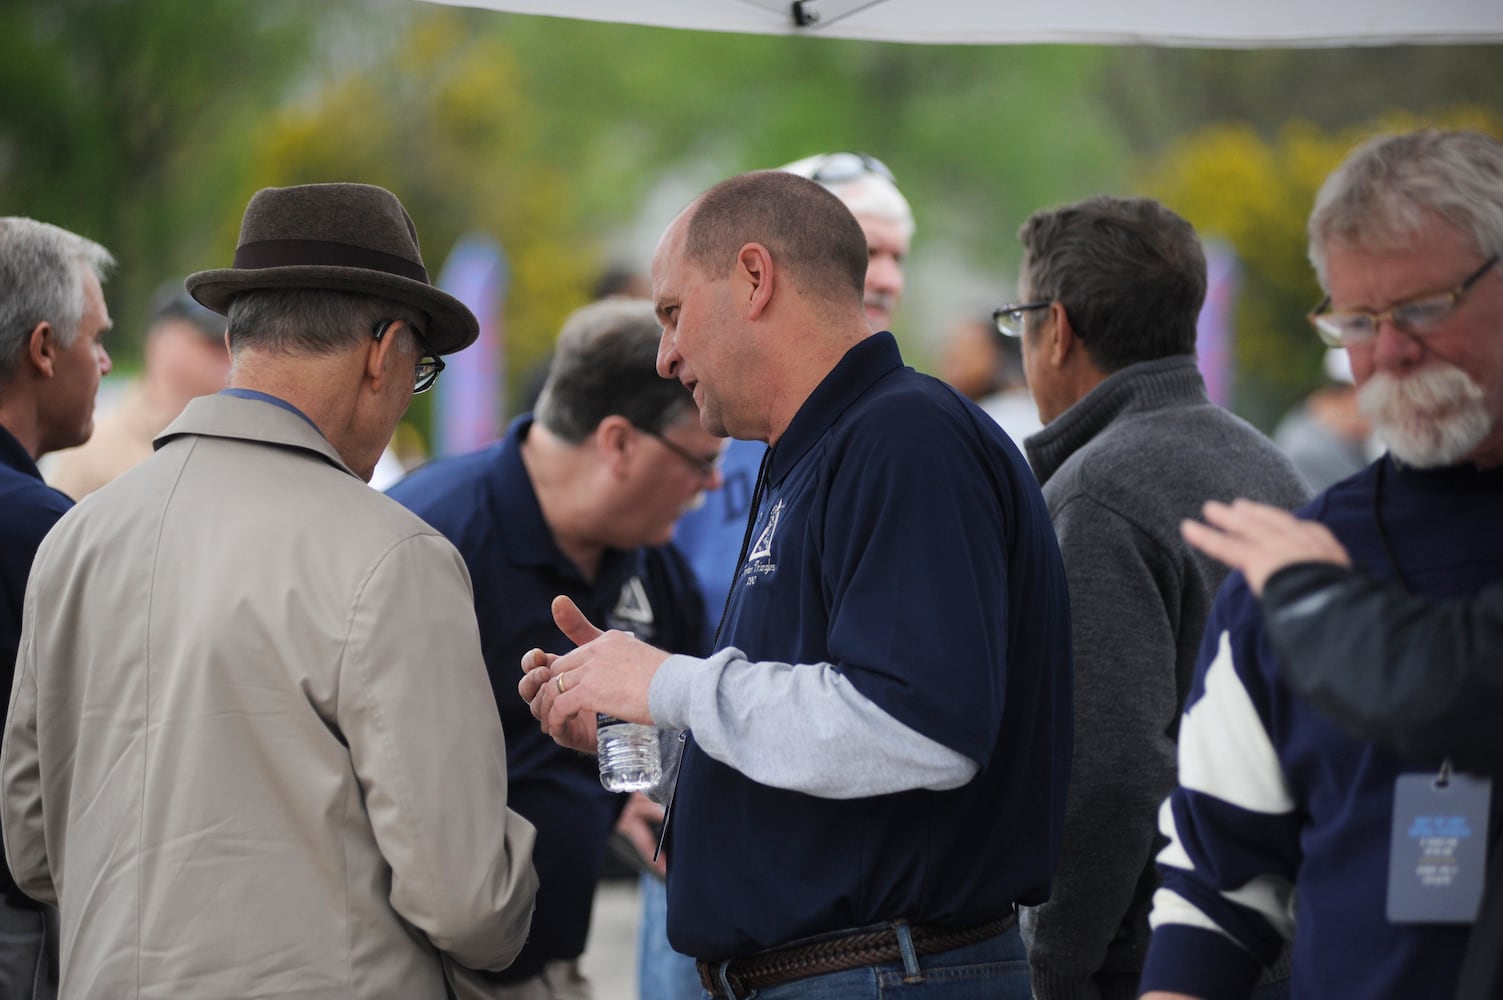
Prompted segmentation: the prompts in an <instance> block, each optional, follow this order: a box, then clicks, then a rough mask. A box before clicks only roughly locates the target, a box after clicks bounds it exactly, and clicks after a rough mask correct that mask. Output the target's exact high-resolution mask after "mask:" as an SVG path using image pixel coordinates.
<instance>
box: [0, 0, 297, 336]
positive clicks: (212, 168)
mask: <svg viewBox="0 0 1503 1000" xmlns="http://www.w3.org/2000/svg"><path fill="white" fill-rule="evenodd" d="M322 16H323V15H322V14H321V13H320V14H315V12H314V10H313V9H312V8H311V7H309V6H306V5H294V4H286V3H274V4H247V3H242V2H240V0H195V2H194V3H191V4H189V3H181V2H178V0H133V2H131V3H117V2H106V0H6V2H5V3H4V4H3V5H0V94H3V95H5V96H4V99H3V100H0V213H3V214H19V215H28V216H32V217H34V218H38V219H42V220H44V221H47V222H52V223H55V224H57V225H60V226H63V227H65V228H68V229H72V230H75V231H77V232H80V233H83V234H85V235H88V236H90V237H92V238H94V239H97V240H98V241H100V242H101V243H103V244H105V245H106V246H108V247H109V248H110V249H111V250H112V251H114V253H115V255H116V257H117V258H118V259H119V261H120V270H119V273H118V276H117V277H116V278H115V279H113V280H112V281H111V282H110V285H109V288H108V295H109V300H110V303H111V307H112V311H113V312H114V315H115V319H116V328H117V330H119V331H120V339H119V340H118V341H117V346H118V347H123V348H125V349H124V350H120V351H119V353H120V354H121V355H122V357H123V358H124V357H128V356H129V354H130V353H131V350H130V349H131V348H133V347H135V346H137V345H136V343H135V341H136V338H138V337H139V335H140V333H141V331H140V329H139V327H140V323H139V319H140V317H141V314H142V312H144V309H145V302H146V299H147V297H148V296H149V295H150V293H151V290H152V288H154V287H155V285H156V284H157V283H158V282H159V281H161V280H163V279H164V278H167V277H169V276H173V275H180V274H183V273H185V272H187V271H189V270H196V269H197V268H199V267H201V266H203V261H204V256H203V254H204V252H205V249H206V246H205V243H204V240H203V236H204V234H205V232H206V231H207V229H208V227H207V226H206V225H205V223H206V221H207V220H209V219H213V218H216V217H217V214H218V212H219V211H220V210H221V209H222V206H223V204H224V202H225V200H226V189H227V188H228V187H229V186H230V184H231V183H232V180H231V177H230V168H231V166H232V165H233V163H234V162H235V161H234V151H235V149H236V147H237V146H238V145H239V143H240V142H242V141H243V137H244V127H245V125H246V123H247V121H248V120H249V119H251V118H253V117H254V116H255V115H256V114H257V112H258V109H259V108H262V107H264V106H266V105H268V104H270V103H272V102H274V101H276V100H277V99H278V98H279V97H280V96H281V95H282V94H284V93H286V92H287V91H288V90H289V88H290V87H291V86H293V85H294V84H295V83H296V81H297V79H298V73H297V68H298V67H299V65H300V64H301V63H302V60H303V58H304V54H305V53H306V52H307V51H309V50H310V48H311V47H312V46H313V45H315V44H316V41H317V37H318V36H317V32H316V31H315V30H314V28H315V25H317V24H318V23H320V22H321V19H322Z"/></svg>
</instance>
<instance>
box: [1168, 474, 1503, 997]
mask: <svg viewBox="0 0 1503 1000" xmlns="http://www.w3.org/2000/svg"><path fill="white" fill-rule="evenodd" d="M1302 514H1303V516H1306V517H1309V518H1312V519H1314V520H1317V521H1320V522H1322V523H1323V524H1325V525H1326V526H1327V527H1328V528H1330V529H1331V531H1332V532H1333V533H1334V534H1335V535H1336V537H1337V538H1338V539H1339V540H1340V541H1341V543H1342V545H1344V546H1345V547H1346V549H1347V551H1348V552H1350V553H1351V556H1352V561H1353V564H1354V565H1355V566H1356V568H1358V569H1359V570H1360V571H1362V572H1363V573H1365V574H1367V575H1369V576H1371V577H1373V578H1375V579H1379V580H1387V581H1400V582H1402V583H1403V584H1404V585H1405V586H1406V587H1408V588H1409V589H1410V590H1411V591H1412V592H1414V593H1417V594H1424V595H1428V596H1431V597H1437V598H1460V597H1469V596H1471V595H1473V594H1475V593H1477V592H1478V591H1479V590H1481V589H1482V588H1483V587H1485V586H1487V585H1488V584H1489V583H1492V582H1493V581H1496V580H1499V579H1503V468H1500V469H1491V470H1488V471H1485V472H1479V471H1478V470H1477V469H1476V468H1474V467H1472V466H1470V465H1468V466H1458V467H1453V468H1447V469H1439V470H1415V469H1407V468H1404V467H1401V466H1399V465H1398V464H1397V463H1395V462H1394V461H1393V460H1392V459H1390V458H1383V459H1380V460H1379V461H1378V462H1376V463H1374V464H1373V465H1371V466H1369V467H1368V468H1367V469H1365V470H1363V471H1362V472H1360V473H1358V474H1357V475H1355V476H1353V477H1351V478H1350V479H1347V480H1344V481H1343V482H1341V483H1338V484H1336V485H1335V486H1333V487H1331V489H1330V490H1328V491H1327V492H1325V493H1323V494H1321V495H1320V496H1319V497H1317V498H1316V499H1315V500H1314V501H1312V502H1311V503H1310V504H1309V505H1308V506H1307V507H1306V508H1305V509H1304V510H1303V511H1302ZM1385 537H1386V540H1387V541H1386V544H1385V541H1384V539H1385ZM1440 765H1441V758H1440V757H1439V756H1411V757H1404V756H1400V755H1399V754H1397V753H1395V752H1392V751H1390V750H1386V749H1383V748H1382V747H1379V746H1377V745H1376V744H1373V743H1368V742H1363V741H1359V740H1356V739H1353V738H1351V737H1349V736H1347V735H1345V734H1344V733H1343V732H1342V731H1341V730H1339V729H1338V728H1337V727H1336V726H1335V725H1334V724H1333V723H1332V722H1330V721H1329V720H1328V719H1326V718H1325V717H1324V716H1323V715H1321V714H1320V713H1319V712H1318V711H1316V710H1315V709H1314V708H1313V707H1312V706H1311V705H1310V704H1309V703H1308V702H1306V701H1304V700H1302V699H1301V698H1299V697H1298V696H1297V695H1295V694H1294V693H1293V692H1292V691H1291V690H1290V689H1289V687H1288V686H1287V685H1286V684H1285V682H1284V680H1283V678H1282V677H1281V670H1280V665H1279V662H1278V659H1277V656H1276V655H1275V653H1274V651H1273V647H1272V645H1271V643H1270V642H1269V639H1268V636H1267V634H1266V632H1265V630H1264V628H1263V622H1262V615H1261V610H1260V608H1259V605H1258V601H1257V599H1256V598H1255V597H1254V596H1253V595H1252V593H1251V591H1250V590H1249V589H1248V587H1247V584H1246V581H1245V580H1244V579H1243V578H1242V576H1241V575H1240V574H1233V575H1232V576H1231V577H1230V578H1229V579H1228V580H1227V582H1226V584H1225V585H1224V586H1223V587H1222V589H1221V592H1220V593H1219V595H1218V596H1217V599H1216V603H1215V605H1214V607H1213V608H1212V611H1211V617H1210V620H1209V622H1208V623H1207V626H1206V634H1205V640H1204V643H1203V645H1202V647H1201V653H1200V659H1199V664H1198V666H1197V669H1196V674H1195V679H1194V682H1193V686H1192V688H1191V692H1190V697H1189V699H1188V701H1187V703H1186V711H1185V714H1184V717H1183V720H1182V722H1181V725H1180V742H1179V787H1178V788H1176V789H1175V791H1174V792H1173V793H1172V794H1171V795H1170V797H1169V799H1168V800H1167V801H1166V802H1165V804H1164V806H1163V809H1162V812H1161V816H1160V827H1161V829H1162V832H1163V833H1164V834H1165V835H1166V836H1167V837H1168V838H1169V846H1168V847H1167V848H1165V850H1164V851H1163V852H1162V853H1161V854H1160V856H1159V865H1160V872H1161V874H1162V876H1163V887H1162V888H1161V889H1160V890H1159V892H1158V894H1157V896H1156V898H1155V905H1154V911H1153V919H1152V922H1153V925H1154V933H1153V939H1152V942H1151V944H1150V949H1149V959H1148V964H1147V968H1146V969H1145V971H1144V974H1143V981H1142V989H1143V990H1144V991H1148V990H1169V991H1174V992H1182V993H1187V994H1191V995H1194V996H1199V997H1205V998H1208V1000H1218V998H1223V997H1246V996H1247V995H1248V993H1249V991H1250V990H1251V988H1252V985H1253V983H1254V982H1255V980H1256V979H1257V976H1258V972H1259V969H1260V967H1261V966H1262V965H1263V964H1266V963H1268V962H1270V961H1272V960H1273V959H1274V957H1275V956H1276V954H1277V952H1278V949H1279V945H1280V942H1281V941H1282V940H1283V939H1284V938H1285V937H1289V936H1292V937H1293V940H1294V971H1293V979H1292V989H1293V996H1294V997H1295V998H1296V1000H1298V998H1316V997H1321V998H1324V997H1363V998H1385V997H1391V998H1394V1000H1400V998H1402V1000H1416V998H1427V997H1435V998H1449V997H1450V996H1451V995H1452V993H1453V992H1454V990H1455V985H1456V973H1457V968H1458V966H1459V964H1460V959H1461V954H1462V950H1463V948H1464V947H1465V944H1466V939H1467V933H1468V930H1469V928H1468V927H1467V926H1466V925H1458V924H1449V925H1447V924H1394V923H1390V922H1389V921H1388V920H1387V918H1386V915H1385V914H1386V898H1387V890H1388V885H1387V883H1388V863H1389V839H1390V831H1391V827H1392V822H1393V797H1394V783H1395V780H1396V779H1397V778H1398V776H1399V775H1401V774H1406V773H1420V774H1434V773H1436V772H1437V771H1438V770H1439V768H1440ZM1500 791H1503V790H1500V789H1499V788H1497V787H1495V788H1494V792H1493V798H1492V819H1491V823H1490V830H1489V833H1490V836H1491V837H1492V838H1493V839H1494V840H1496V839H1497V836H1498V832H1497V831H1498V829H1499V825H1500V824H1499V820H1500V819H1503V808H1500V805H1503V801H1500V800H1503V795H1500ZM1296 899H1297V904H1298V905H1297V915H1296Z"/></svg>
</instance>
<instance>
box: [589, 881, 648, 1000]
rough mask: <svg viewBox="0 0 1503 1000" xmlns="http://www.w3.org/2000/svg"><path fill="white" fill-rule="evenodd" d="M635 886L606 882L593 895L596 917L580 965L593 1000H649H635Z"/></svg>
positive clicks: (636, 998) (636, 908)
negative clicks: (593, 995) (590, 987)
mask: <svg viewBox="0 0 1503 1000" xmlns="http://www.w3.org/2000/svg"><path fill="white" fill-rule="evenodd" d="M640 913H641V908H640V906H639V904H638V900H637V882H636V880H635V879H631V880H629V881H623V880H617V879H606V880H604V881H602V882H601V883H600V889H599V891H598V892H596V894H595V915H594V918H593V919H592V920H591V921H590V939H589V941H588V942H587V943H586V944H585V953H584V958H583V959H582V961H581V964H582V965H583V966H584V973H585V975H586V976H588V977H589V979H590V982H591V983H592V984H593V985H594V987H595V1000H651V998H638V996H637V924H638V919H639V915H640Z"/></svg>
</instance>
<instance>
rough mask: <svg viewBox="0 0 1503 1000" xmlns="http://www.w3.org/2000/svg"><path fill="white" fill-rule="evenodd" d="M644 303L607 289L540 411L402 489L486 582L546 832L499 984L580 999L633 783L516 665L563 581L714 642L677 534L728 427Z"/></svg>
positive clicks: (583, 602) (514, 748)
mask: <svg viewBox="0 0 1503 1000" xmlns="http://www.w3.org/2000/svg"><path fill="white" fill-rule="evenodd" d="M657 341H658V324H657V321H656V319H655V318H654V316H653V310H652V306H651V304H650V303H648V302H645V301H641V300H628V299H621V298H617V299H606V300H603V301H601V302H597V303H594V304H591V305H588V306H585V307H584V308H582V309H580V310H578V311H576V312H575V313H574V314H573V315H572V316H571V317H570V318H569V319H568V320H567V321H566V322H565V324H564V327H563V329H562V330H561V331H560V333H559V336H558V343H557V346H556V350H555V354H554V360H553V364H552V367H551V368H550V370H549V373H548V379H547V382H546V383H545V384H544V386H543V390H542V395H541V396H540V397H539V399H538V404H537V411H536V413H535V414H534V415H531V416H524V417H521V418H519V419H518V420H517V421H516V422H515V423H514V424H513V425H512V426H511V428H510V429H509V430H508V432H507V434H506V437H505V438H504V439H503V440H502V441H501V442H499V443H497V444H495V445H492V446H491V447H489V448H487V449H484V450H482V451H479V452H475V453H473V454H470V455H465V456H461V457H457V458H451V459H443V460H440V461H437V462H433V463H430V464H429V465H427V466H424V467H423V468H422V469H419V470H418V471H417V472H415V473H413V474H412V475H411V476H409V477H408V478H406V479H405V480H403V481H402V482H400V483H398V484H397V485H396V486H394V487H392V488H391V490H390V495H391V496H392V497H394V498H395V499H397V500H398V501H400V502H401V503H403V504H405V505H406V506H407V507H409V508H410V509H412V510H413V511H414V512H415V513H417V514H418V515H419V516H420V517H422V518H423V519H424V520H426V521H427V522H428V523H429V524H431V525H433V526H434V527H435V528H437V529H438V530H439V531H441V532H443V533H444V534H445V535H446V536H447V537H448V538H449V539H450V540H451V541H452V542H453V543H454V544H455V546H456V547H457V548H458V549H459V551H460V552H461V554H463V556H464V559H465V563H466V565H467V566H468V567H469V570H470V576H471V578H472V580H473V582H474V586H475V610H476V615H477V617H478V618H479V620H480V638H481V648H482V651H483V652H484V654H485V661H486V666H487V668H488V669H489V671H490V675H491V681H492V684H493V686H494V688H495V692H496V702H497V706H498V708H499V709H500V712H501V721H502V726H503V728H504V729H505V731H506V756H507V771H508V778H509V780H510V796H511V805H512V808H514V809H516V810H517V812H519V813H521V814H522V815H523V816H525V817H526V818H527V819H529V820H531V821H532V823H533V825H535V826H536V827H537V828H538V839H537V844H536V846H535V847H534V850H533V863H534V865H535V866H536V867H537V872H538V882H539V886H540V889H539V892H538V899H537V910H536V912H535V913H534V915H533V920H532V933H531V935H530V937H529V939H528V942H527V946H526V947H525V948H524V949H523V950H522V953H521V955H519V956H518V957H517V960H516V961H515V962H514V963H513V964H512V966H511V967H510V968H508V969H507V970H505V971H504V972H501V973H496V974H494V976H493V979H494V981H495V982H496V983H497V984H499V985H500V987H501V988H500V990H499V992H498V993H497V995H498V996H502V997H507V998H512V1000H575V998H586V997H588V996H589V995H590V993H589V985H588V982H587V981H586V980H585V979H584V978H583V977H582V976H581V974H580V971H579V964H578V960H579V956H580V954H581V953H582V952H583V951H584V945H585V938H586V935H587V933H588V931H589V926H590V909H591V905H592V902H593V899H594V893H595V887H596V883H597V882H598V881H599V879H600V870H601V866H602V864H603V862H604V856H605V849H606V842H607V839H608V837H609V835H610V831H611V827H612V825H613V824H614V823H615V821H616V817H617V814H618V813H620V811H621V807H622V805H623V803H624V802H625V796H623V795H618V794H615V793H612V792H608V791H606V790H605V789H604V788H602V787H601V785H600V779H599V775H598V771H597V769H596V764H595V760H594V758H592V757H581V756H580V755H579V754H576V753H574V752H572V751H569V750H565V749H563V748H561V747H559V746H558V745H557V744H555V743H554V742H553V741H551V740H549V739H548V738H547V737H546V736H544V735H543V734H542V733H541V732H539V731H538V727H537V725H536V723H535V722H534V721H533V719H532V718H531V716H529V715H528V710H527V705H526V704H525V703H524V702H522V701H521V700H519V699H518V698H517V696H516V687H515V686H516V669H517V668H516V663H517V660H518V658H519V657H520V656H521V655H522V654H523V653H524V652H525V651H527V650H529V649H531V648H533V647H534V646H557V645H558V644H559V643H560V642H561V640H562V636H561V635H560V633H559V631H558V628H557V626H556V625H555V624H554V622H553V619H552V617H551V615H550V613H549V603H550V602H551V601H552V599H553V598H554V596H555V595H557V594H567V595H568V596H569V597H570V599H572V600H573V601H575V602H576V603H577V604H578V605H579V606H580V607H581V608H584V609H586V613H587V614H589V615H591V616H592V617H594V618H595V619H596V620H599V621H603V622H606V623H608V624H609V625H610V627H612V628H618V629H624V630H627V631H631V632H634V633H635V634H637V635H639V636H641V637H642V638H643V640H644V641H647V642H651V643H654V644H656V645H660V646H663V647H666V648H668V649H675V650H685V651H689V652H701V651H703V644H704V640H703V637H702V636H703V631H704V607H703V602H702V600H701V599H700V597H699V594H698V591H697V589H696V588H695V585H694V578H693V574H692V573H691V572H690V570H689V567H688V564H687V563H685V562H684V560H683V557H682V556H680V555H679V554H678V552H677V551H676V550H674V549H671V548H669V547H668V542H669V539H670V538H671V537H672V534H673V525H674V523H675V522H676V521H677V520H678V517H679V515H680V514H682V513H683V512H684V510H686V509H687V508H688V507H689V506H691V505H692V504H694V503H695V502H696V501H697V500H698V499H699V498H700V497H701V495H702V493H703V492H704V491H705V490H707V489H715V488H717V487H718V486H719V485H720V473H719V469H718V465H717V462H718V460H719V457H720V450H721V446H722V445H723V444H724V441H722V440H721V439H720V438H718V437H715V436H713V435H711V434H709V433H707V432H706V431H704V430H703V429H702V428H701V427H700V424H699V414H698V411H697V410H696V409H695V406H694V399H693V397H692V396H690V395H689V393H688V392H687V391H685V390H684V388H683V387H682V386H680V385H678V384H676V383H673V382H665V381H663V380H662V379H660V378H658V377H657V373H656V372H655V371H654V361H655V355H656V351H657Z"/></svg>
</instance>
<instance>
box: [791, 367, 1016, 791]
mask: <svg viewBox="0 0 1503 1000" xmlns="http://www.w3.org/2000/svg"><path fill="white" fill-rule="evenodd" d="M905 404H906V405H905ZM860 423H861V426H860V428H859V429H853V430H854V432H852V433H847V434H839V435H837V440H836V441H834V442H832V443H831V445H830V446H831V447H832V448H839V449H842V450H840V451H839V453H838V454H836V455H834V456H832V458H833V460H832V461H831V462H830V464H829V469H830V478H829V481H828V489H829V492H830V498H829V502H828V504H826V505H825V507H824V521H823V523H822V524H820V525H818V526H817V533H818V534H819V535H820V536H822V541H823V545H824V549H825V551H824V556H823V558H822V559H821V561H820V564H821V573H822V575H823V580H822V586H823V588H824V590H825V594H826V596H827V600H828V604H829V632H828V640H827V646H828V649H829V652H830V655H831V658H832V660H833V662H834V663H835V665H836V667H837V668H838V669H839V670H840V671H841V673H842V674H843V675H844V676H845V677H846V678H847V679H849V680H850V682H851V683H852V684H853V685H854V686H855V687H856V689H857V690H859V691H860V692H861V693H862V694H863V695H865V696H866V697H867V698H870V699H871V700H872V701H873V702H874V703H875V704H877V705H878V706H879V707H880V708H882V709H883V710H884V711H886V712H887V713H888V714H889V715H892V716H893V717H894V718H896V719H897V720H898V721H899V722H902V723H903V724H905V725H907V726H908V727H910V728H912V729H914V730H916V731H917V732H919V733H922V734H923V735H925V736H927V737H929V738H930V739H933V740H935V741H936V742H938V743H941V744H943V745H944V746H947V747H949V748H950V749H952V750H955V751H956V752H958V753H961V754H964V755H965V756H967V757H969V758H970V759H972V760H974V761H976V762H978V763H985V762H986V761H988V760H989V759H990V758H991V755H992V749H993V747H994V745H995V742H996V739H997V733H998V730H999V727H1000V724H1001V720H1002V710H1003V707H1004V706H1003V703H1004V692H1005V690H1006V681H1007V666H1008V665H1007V662H1006V660H1007V655H1006V651H1007V629H1008V620H1007V608H1008V594H1007V563H1006V559H1007V555H1006V553H1007V551H1008V545H1007V538H1006V512H1005V511H1003V510H1002V509H1001V500H1000V499H999V490H998V489H997V486H996V484H995V483H994V482H993V481H992V475H993V474H994V471H993V470H994V466H995V458H994V457H993V456H990V455H989V454H988V453H987V450H988V447H989V443H988V442H987V441H986V439H985V438H983V437H982V436H981V435H980V434H979V432H978V430H977V428H976V427H975V425H974V424H973V423H972V422H971V421H970V419H969V415H968V414H967V413H966V412H965V410H964V409H963V408H962V407H960V406H959V405H956V406H954V407H947V406H945V405H941V404H936V403H935V401H934V400H933V399H932V397H913V396H908V397H900V398H899V399H896V400H893V401H892V402H891V404H890V405H885V406H881V407H873V408H870V409H868V410H867V411H865V412H864V413H863V414H862V417H861V421H860Z"/></svg>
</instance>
